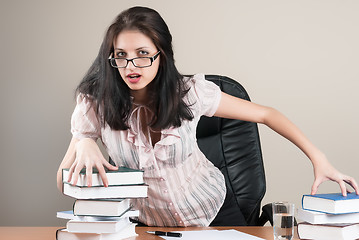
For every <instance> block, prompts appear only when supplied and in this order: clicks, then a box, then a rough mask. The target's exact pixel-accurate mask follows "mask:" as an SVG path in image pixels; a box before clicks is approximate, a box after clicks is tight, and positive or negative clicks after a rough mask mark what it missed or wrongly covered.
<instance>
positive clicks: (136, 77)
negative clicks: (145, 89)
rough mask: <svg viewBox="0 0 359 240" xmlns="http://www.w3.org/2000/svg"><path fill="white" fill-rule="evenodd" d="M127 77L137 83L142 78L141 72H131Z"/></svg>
mask: <svg viewBox="0 0 359 240" xmlns="http://www.w3.org/2000/svg"><path fill="white" fill-rule="evenodd" d="M127 78H128V80H129V81H130V82H131V83H135V82H138V81H139V80H140V78H141V75H140V74H137V73H136V74H129V75H127Z"/></svg>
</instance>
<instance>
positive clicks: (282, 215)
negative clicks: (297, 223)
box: [272, 202, 294, 240]
mask: <svg viewBox="0 0 359 240" xmlns="http://www.w3.org/2000/svg"><path fill="white" fill-rule="evenodd" d="M272 209H273V233H274V240H291V239H293V234H294V203H289V202H274V203H272Z"/></svg>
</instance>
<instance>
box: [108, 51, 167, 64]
mask: <svg viewBox="0 0 359 240" xmlns="http://www.w3.org/2000/svg"><path fill="white" fill-rule="evenodd" d="M160 52H161V51H158V52H157V53H156V54H155V55H153V56H152V57H135V58H131V59H128V58H113V57H112V53H111V55H110V57H109V58H108V59H109V60H110V63H111V66H112V67H114V68H126V67H127V65H128V62H132V64H133V66H135V67H138V68H145V67H150V66H152V63H153V62H154V61H155V60H156V58H157V57H158V56H159V55H160Z"/></svg>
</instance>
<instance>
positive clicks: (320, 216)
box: [297, 209, 359, 224]
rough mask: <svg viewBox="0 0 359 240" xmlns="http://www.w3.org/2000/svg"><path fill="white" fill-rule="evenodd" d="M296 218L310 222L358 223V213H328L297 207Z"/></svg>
mask: <svg viewBox="0 0 359 240" xmlns="http://www.w3.org/2000/svg"><path fill="white" fill-rule="evenodd" d="M297 218H298V219H300V220H302V221H304V222H308V223H311V224H341V223H359V213H348V214H328V213H321V212H314V211H309V210H304V209H298V211H297Z"/></svg>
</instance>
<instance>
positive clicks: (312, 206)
mask: <svg viewBox="0 0 359 240" xmlns="http://www.w3.org/2000/svg"><path fill="white" fill-rule="evenodd" d="M302 208H303V209H305V210H310V211H316V212H323V213H330V214H345V213H357V212H359V195H357V194H356V193H348V194H347V196H346V197H343V195H342V194H341V193H327V194H316V195H303V197H302Z"/></svg>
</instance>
